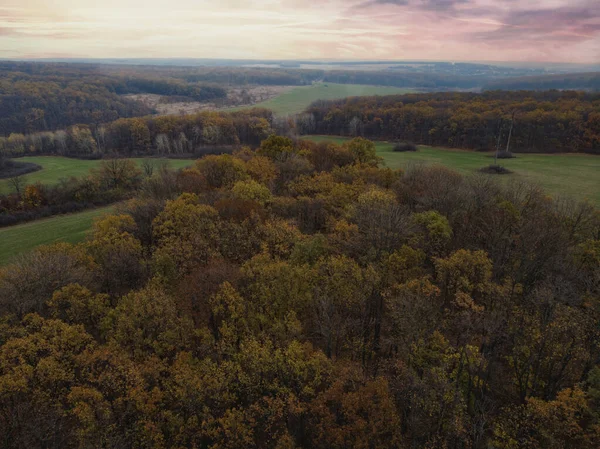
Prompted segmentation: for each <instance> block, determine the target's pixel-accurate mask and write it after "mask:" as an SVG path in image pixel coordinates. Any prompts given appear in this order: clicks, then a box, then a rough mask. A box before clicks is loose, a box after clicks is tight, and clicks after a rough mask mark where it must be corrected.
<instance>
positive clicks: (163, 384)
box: [0, 61, 600, 449]
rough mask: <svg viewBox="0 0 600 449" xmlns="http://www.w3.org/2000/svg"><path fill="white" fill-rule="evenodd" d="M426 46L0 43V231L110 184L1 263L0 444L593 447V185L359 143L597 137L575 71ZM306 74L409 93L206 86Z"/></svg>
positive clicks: (598, 121)
mask: <svg viewBox="0 0 600 449" xmlns="http://www.w3.org/2000/svg"><path fill="white" fill-rule="evenodd" d="M436 67H437V68H436V70H437V71H435V70H434V69H431V70H430V72H428V74H422V73H418V72H414V71H406V72H402V73H397V69H396V68H392V69H389V70H387V71H385V70H379V69H377V70H371V71H367V70H358V69H356V68H355V67H349V68H346V67H343V66H342V67H336V68H335V70H330V69H328V68H319V67H316V68H314V67H313V68H310V69H308V68H291V67H285V66H278V67H267V68H265V67H253V66H247V67H246V66H244V67H232V66H226V65H224V66H222V67H213V66H206V67H204V66H203V67H191V66H186V67H183V66H181V67H179V66H159V65H154V66H151V65H148V66H146V65H139V66H133V65H126V64H122V65H109V64H105V65H104V64H83V63H81V64H80V63H78V64H75V63H72V64H71V63H69V64H67V63H58V62H57V63H27V62H8V61H2V62H0V175H1V174H3V173H5V175H4V176H3V177H4V178H5V179H8V180H9V182H10V190H7V191H5V192H4V193H3V194H0V228H9V229H10V228H11V227H13V228H15V229H16V227H17V226H26V225H28V224H31V223H37V222H39V223H42V224H43V223H47V221H40V219H42V218H44V219H46V220H50V219H52V217H60V216H77V215H76V212H79V211H84V210H88V211H93V210H96V208H98V207H100V206H103V207H106V208H107V209H108V211H107V212H106V213H104V214H102V215H101V216H99V218H97V219H96V220H95V221H94V223H93V225H92V227H91V229H89V230H86V232H85V234H84V235H82V237H81V238H80V239H79V240H78V242H75V243H67V242H65V241H63V240H65V239H63V238H59V237H54V236H51V237H52V240H51V242H50V243H51V244H49V245H43V246H39V247H36V248H35V249H33V250H32V251H27V252H23V253H22V254H20V255H18V256H17V257H14V258H12V259H11V260H10V263H6V264H4V265H1V266H0V447H2V448H44V449H51V448H56V449H59V448H60V449H66V448H82V449H84V448H89V449H92V448H94V449H95V448H111V449H126V448H161V449H162V448H164V449H166V448H172V449H183V448H198V449H200V448H206V449H237V448H255V449H301V448H306V449H309V448H311V449H346V448H355V449H378V448H395V449H417V448H419V449H420V448H427V449H438V448H440V449H492V448H493V449H517V448H526V449H547V448H551V449H567V448H580V449H596V448H598V447H600V327H599V324H600V210H599V209H598V208H597V207H596V205H595V204H592V203H591V202H589V201H587V202H586V201H583V202H582V201H576V200H574V199H572V198H570V197H568V196H560V195H556V194H549V193H548V192H547V191H545V190H543V189H542V188H540V187H539V186H537V185H534V184H531V183H528V182H526V181H525V180H524V179H523V178H522V177H519V175H520V173H517V174H516V175H515V176H514V177H509V176H512V175H506V176H505V175H502V176H504V178H503V179H499V178H502V176H500V175H491V174H488V173H482V172H480V171H477V172H475V171H473V172H469V173H464V172H463V173H459V172H457V171H455V170H452V169H450V168H448V167H446V166H443V165H440V164H425V163H422V164H404V165H402V166H401V168H396V167H400V165H396V166H393V165H392V166H391V167H393V168H390V166H389V165H388V166H386V164H385V163H384V159H383V158H382V154H381V153H380V152H378V147H377V145H376V143H375V142H383V141H385V142H388V143H391V144H392V145H394V152H395V154H397V155H400V156H398V157H401V152H402V151H410V152H414V153H415V154H418V152H419V151H421V150H422V148H423V147H422V145H427V146H428V148H429V147H435V148H436V151H440V152H444V151H445V152H446V153H447V152H449V151H451V150H455V149H460V150H464V151H465V152H469V154H479V153H481V154H482V157H486V158H488V159H486V160H488V162H487V164H491V162H492V161H493V160H494V159H493V157H494V155H495V156H496V157H497V156H498V152H499V151H500V150H502V152H503V153H506V154H505V156H507V155H508V156H507V157H514V156H515V155H516V157H517V158H518V157H520V156H521V155H523V154H530V153H536V154H547V157H555V155H554V154H553V153H565V156H568V157H574V158H576V157H578V156H582V155H580V154H579V155H578V154H576V153H588V154H587V156H586V157H596V156H594V155H598V157H600V94H598V93H597V92H596V91H594V86H596V85H595V84H594V83H596V82H597V80H596V78H594V76H591V75H586V76H583V77H582V76H575V75H573V76H565V75H561V74H559V75H556V74H554V75H552V77H553V78H551V79H550V80H549V81H548V82H549V83H551V84H550V88H554V87H556V84H553V83H558V84H559V85H561V84H560V83H561V82H568V83H571V84H569V85H567V87H570V86H575V87H574V88H579V87H580V86H581V85H580V84H578V82H579V81H581V80H583V81H584V82H585V83H588V84H586V87H590V86H591V87H590V88H589V89H585V90H583V89H577V90H564V89H563V88H562V87H558V88H559V89H563V90H538V89H537V88H534V87H532V85H533V84H535V82H533V81H531V79H530V78H534V76H532V77H529V78H527V79H523V71H522V70H517V69H514V74H513V76H512V77H505V75H503V76H502V77H500V76H493V75H490V73H491V74H493V73H495V71H498V70H500V69H499V68H497V67H492V66H489V65H483V64H482V65H474V64H464V65H457V66H456V67H451V68H452V69H453V71H454V72H456V71H459V73H458V74H454V75H450V74H448V73H447V71H448V70H449V68H448V67H449V66H448V64H441V63H440V64H438V66H436ZM414 70H416V69H414ZM478 71H485V76H484V77H482V76H479V75H473V73H474V72H477V73H479V72H478ZM503 73H504V72H503ZM507 73H510V71H508V69H507ZM540 76H542V75H540V74H539V73H536V74H535V77H540ZM544 76H546V75H543V76H542V77H544ZM574 79H575V80H579V81H573V80H574ZM561 80H562V81H561ZM565 80H567V81H565ZM327 83H340V84H357V85H358V84H361V85H362V84H365V85H378V86H380V85H395V84H401V85H402V87H404V86H409V87H410V88H411V89H414V91H412V90H411V92H412V93H406V94H399V95H386V96H356V97H350V98H343V99H335V97H330V98H334V99H329V100H327V101H316V102H314V103H313V104H311V105H310V106H309V107H308V108H306V109H305V110H304V111H303V112H302V113H301V114H288V115H282V114H275V113H274V112H273V111H271V110H269V109H267V108H265V107H263V105H261V104H260V102H259V101H250V100H248V101H246V100H243V101H242V103H243V104H242V103H240V104H234V100H232V98H233V97H232V93H231V92H232V89H237V90H236V92H238V91H240V90H243V91H244V95H246V93H247V90H249V89H250V86H254V87H256V86H261V87H264V86H270V87H272V86H279V87H281V86H287V87H288V88H290V89H292V88H294V87H302V88H304V87H306V88H310V87H311V86H312V85H313V84H319V85H320V86H326V85H327ZM494 83H496V84H494ZM510 83H513V84H512V86H513V87H515V89H519V88H520V87H521V86H525V87H526V88H527V90H511V88H510V86H508V84H510ZM484 84H485V86H490V87H491V88H489V89H488V88H487V87H485V86H484ZM542 85H544V84H543V83H542ZM473 87H476V88H477V91H476V92H475V91H466V90H468V89H471V88H473ZM323 88H325V87H323ZM503 88H506V89H507V90H499V89H503ZM138 95H155V96H157V97H160V101H162V102H194V103H200V104H202V105H204V104H206V108H205V109H202V110H201V111H199V112H194V113H183V112H182V113H174V114H159V113H158V112H157V110H155V109H154V108H152V107H150V106H148V105H147V104H144V103H143V102H141V101H139V97H137V96H138ZM202 107H204V106H202ZM314 135H319V136H317V137H323V136H336V137H340V138H341V137H345V138H347V139H343V140H340V142H332V141H319V140H318V139H314V138H311V137H315V136H314ZM571 153H574V154H571ZM32 156H36V157H40V158H41V159H43V157H46V158H48V160H56V159H59V160H69V161H95V162H97V164H96V165H94V168H92V169H91V170H89V171H86V172H85V174H84V175H82V176H69V177H67V176H65V177H61V178H60V179H57V180H56V182H52V183H50V182H41V181H39V182H28V181H27V178H26V173H29V172H33V171H35V170H38V171H39V172H40V173H43V170H45V169H46V167H32V165H35V164H31V163H30V162H29V163H28V162H23V161H26V160H28V158H31V157H32ZM140 157H142V158H143V159H140V160H136V159H133V158H140ZM582 157H583V156H582ZM169 159H171V160H175V159H178V160H179V161H180V162H181V165H180V166H181V167H184V166H185V168H174V167H173V166H171V165H170V164H169V162H168V161H169ZM184 159H185V161H188V163H187V166H186V164H185V161H184ZM38 160H39V159H38ZM40 163H41V162H40ZM28 164H29V165H28ZM482 166H483V164H482ZM86 170H87V169H86ZM552 173H554V172H552ZM548 176H554V175H548ZM507 177H509V178H507ZM506 179H508V181H507V182H506ZM0 193H1V192H0ZM65 214H72V215H65ZM0 238H2V237H1V234H0ZM69 241H71V240H69Z"/></svg>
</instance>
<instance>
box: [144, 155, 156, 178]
mask: <svg viewBox="0 0 600 449" xmlns="http://www.w3.org/2000/svg"><path fill="white" fill-rule="evenodd" d="M156 165H157V164H156V160H155V159H144V160H142V163H141V166H142V170H143V171H144V175H145V176H146V177H148V178H149V177H150V176H152V175H153V174H154V169H155V168H156Z"/></svg>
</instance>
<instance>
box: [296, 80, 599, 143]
mask: <svg viewBox="0 0 600 449" xmlns="http://www.w3.org/2000/svg"><path fill="white" fill-rule="evenodd" d="M307 114H308V115H306V114H305V115H303V116H302V117H300V121H299V124H300V125H301V126H300V127H299V129H300V130H301V131H303V132H305V133H309V132H310V133H318V134H335V135H350V136H364V137H368V138H372V139H386V140H400V141H412V142H415V143H419V144H427V145H439V146H447V147H456V148H467V149H477V150H492V149H495V148H496V145H497V143H498V141H499V142H500V144H501V148H504V147H505V146H506V144H507V141H508V135H509V132H510V128H511V123H512V124H513V127H512V128H513V129H512V135H511V148H512V149H513V150H514V151H522V152H544V153H545V152H589V153H600V95H599V94H587V93H583V92H559V91H547V92H524V91H522V92H505V91H490V92H485V93H483V94H472V93H431V94H409V95H393V96H384V97H358V98H348V99H344V100H335V101H329V102H317V103H315V104H313V105H312V106H311V107H310V108H309V109H308V110H307ZM513 114H514V120H513Z"/></svg>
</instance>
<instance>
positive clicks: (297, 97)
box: [234, 83, 414, 115]
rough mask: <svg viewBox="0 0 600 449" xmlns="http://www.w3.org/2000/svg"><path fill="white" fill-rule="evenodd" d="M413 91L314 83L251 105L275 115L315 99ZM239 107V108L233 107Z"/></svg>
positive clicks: (295, 110) (293, 110)
mask: <svg viewBox="0 0 600 449" xmlns="http://www.w3.org/2000/svg"><path fill="white" fill-rule="evenodd" d="M409 92H414V91H413V90H410V89H401V88H399V87H380V86H363V85H360V84H333V83H316V84H313V85H311V86H302V87H296V88H295V89H292V90H290V91H289V92H286V93H283V94H281V95H279V96H277V97H275V98H271V99H270V100H267V101H263V102H262V103H258V104H255V105H253V106H251V107H261V108H267V109H270V110H272V111H273V112H274V113H275V114H277V115H291V114H298V113H300V112H302V111H304V110H305V109H306V108H307V107H308V106H309V105H310V104H311V103H313V102H315V101H317V100H337V99H339V98H346V97H360V96H369V95H394V94H405V93H409ZM234 109H241V108H234Z"/></svg>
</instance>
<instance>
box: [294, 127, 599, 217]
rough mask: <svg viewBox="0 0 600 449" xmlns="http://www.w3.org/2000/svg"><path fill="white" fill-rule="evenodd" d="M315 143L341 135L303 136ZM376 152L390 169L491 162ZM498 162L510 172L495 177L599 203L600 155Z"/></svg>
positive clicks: (386, 149)
mask: <svg viewBox="0 0 600 449" xmlns="http://www.w3.org/2000/svg"><path fill="white" fill-rule="evenodd" d="M305 138H307V139H310V140H313V141H315V142H322V141H332V142H336V143H343V142H344V141H346V140H348V139H347V138H344V137H331V136H306V137H305ZM376 145H377V151H378V153H379V155H380V156H381V157H382V158H383V160H384V161H385V164H386V165H387V166H388V167H390V168H405V167H407V166H408V165H410V164H414V163H426V164H440V165H444V166H446V167H448V168H451V169H453V170H456V171H458V172H460V173H463V174H469V173H475V172H477V170H479V169H480V168H482V167H485V166H487V165H490V164H491V163H493V158H492V154H490V153H481V152H475V151H466V150H456V149H447V148H433V147H427V146H419V151H417V152H404V153H397V152H394V151H393V150H392V148H393V144H392V143H388V142H376ZM500 165H503V166H505V167H507V168H508V169H509V170H511V171H512V172H513V173H512V174H509V175H502V176H499V178H500V179H501V180H502V181H504V182H511V181H515V180H522V181H527V182H530V183H534V184H538V185H540V186H541V187H543V188H544V189H545V190H546V191H547V192H548V193H550V194H552V195H554V196H560V195H565V196H568V197H572V198H575V199H577V200H582V201H583V200H589V201H590V202H592V203H593V204H595V205H596V206H600V157H598V156H593V155H586V154H517V157H516V158H514V159H503V160H501V161H500Z"/></svg>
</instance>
